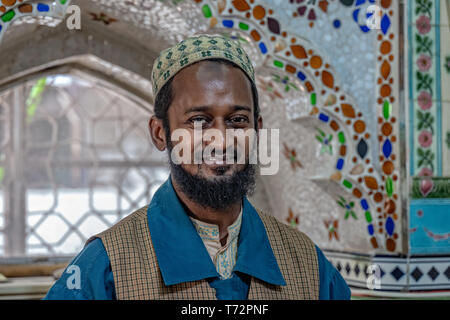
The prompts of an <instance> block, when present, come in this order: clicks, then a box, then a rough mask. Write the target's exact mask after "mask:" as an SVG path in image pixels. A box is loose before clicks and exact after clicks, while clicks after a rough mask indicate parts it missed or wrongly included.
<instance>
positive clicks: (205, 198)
mask: <svg viewBox="0 0 450 320" xmlns="http://www.w3.org/2000/svg"><path fill="white" fill-rule="evenodd" d="M166 141H168V146H167V147H168V148H167V150H168V153H169V165H170V171H171V175H172V176H173V178H174V180H175V181H176V182H177V184H178V186H179V188H180V189H181V191H182V192H183V193H184V194H185V195H186V196H187V197H188V198H189V199H190V200H191V201H194V202H195V203H197V204H199V205H201V206H202V207H206V208H211V209H213V210H219V211H221V210H225V209H227V208H229V207H231V205H233V204H235V203H237V202H239V201H242V199H243V198H244V197H245V196H250V195H252V194H253V192H254V190H255V184H256V169H257V165H255V164H250V163H249V161H248V159H246V164H245V166H244V167H243V169H241V170H238V171H234V172H233V173H232V174H230V175H224V171H225V170H226V169H225V167H218V168H216V169H215V172H216V176H217V178H216V177H213V178H206V177H203V176H201V174H200V170H199V171H198V173H197V174H191V173H189V172H187V171H186V170H185V169H184V168H183V167H182V165H181V164H176V163H174V162H173V161H172V158H171V156H170V155H171V151H172V149H173V145H172V142H171V141H170V140H166ZM198 166H199V169H200V166H201V165H198Z"/></svg>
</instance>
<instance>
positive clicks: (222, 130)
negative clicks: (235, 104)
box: [203, 121, 231, 155]
mask: <svg viewBox="0 0 450 320" xmlns="http://www.w3.org/2000/svg"><path fill="white" fill-rule="evenodd" d="M226 131H227V126H226V124H225V122H224V121H214V125H213V126H211V127H210V128H208V129H207V130H205V132H204V135H203V137H204V139H203V140H204V143H205V146H206V145H207V146H209V147H210V148H214V150H217V151H218V150H222V152H223V154H224V155H225V152H226V150H227V147H228V145H227V139H226V134H227V132H226ZM228 140H230V139H228ZM230 142H231V141H228V144H229V143H230Z"/></svg>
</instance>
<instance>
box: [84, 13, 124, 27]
mask: <svg viewBox="0 0 450 320" xmlns="http://www.w3.org/2000/svg"><path fill="white" fill-rule="evenodd" d="M89 13H90V15H91V16H92V20H94V21H101V22H103V23H104V24H106V25H109V24H110V23H112V22H116V21H118V20H117V19H114V18H110V17H108V16H107V15H106V14H104V13H103V12H100V13H99V14H97V13H93V12H89Z"/></svg>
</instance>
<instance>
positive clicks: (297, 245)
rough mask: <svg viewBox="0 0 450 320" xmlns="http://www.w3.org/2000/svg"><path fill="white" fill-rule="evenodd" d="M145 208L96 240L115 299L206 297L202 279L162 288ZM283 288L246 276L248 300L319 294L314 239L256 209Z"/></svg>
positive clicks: (210, 291) (209, 297) (212, 295)
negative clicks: (99, 242) (107, 266)
mask: <svg viewBox="0 0 450 320" xmlns="http://www.w3.org/2000/svg"><path fill="white" fill-rule="evenodd" d="M147 208H148V206H145V207H143V208H141V209H139V210H137V211H135V212H134V213H132V214H130V215H129V216H128V217H126V218H124V219H122V220H121V221H119V222H118V223H117V224H115V225H114V226H112V227H111V228H109V229H108V230H106V231H104V232H102V233H99V234H98V235H96V236H94V237H92V238H90V239H89V240H88V243H89V242H90V241H92V240H93V239H95V238H97V237H98V238H100V239H101V240H102V242H103V245H104V246H105V249H106V252H107V254H108V257H109V260H110V263H111V269H112V272H113V276H114V283H115V289H116V298H117V299H125V300H134V299H141V300H142V299H145V300H158V299H164V300H172V299H173V300H192V299H199V300H212V299H216V294H215V289H214V288H211V287H210V286H209V284H208V282H207V281H206V280H205V279H203V280H199V281H191V282H185V283H180V284H176V285H170V286H166V285H165V284H164V281H163V279H162V276H161V272H160V270H159V266H158V262H157V259H156V254H155V251H154V249H153V245H152V240H151V237H150V231H149V228H148V219H147ZM257 211H258V214H259V216H260V218H261V220H262V222H263V224H264V226H265V229H266V232H267V236H268V238H269V242H270V245H271V247H272V250H273V253H274V255H275V257H276V259H277V262H278V265H279V268H280V270H281V273H282V274H283V277H284V279H285V281H286V283H287V285H286V286H277V285H272V284H269V283H267V282H264V281H262V280H259V279H257V278H254V277H252V278H251V282H250V289H249V293H248V299H249V300H278V299H281V300H303V299H318V297H319V266H318V262H317V252H316V249H315V245H314V243H313V242H312V241H311V240H310V239H309V238H308V237H307V236H306V235H305V234H303V233H302V232H299V231H298V230H295V229H294V228H292V227H289V226H287V225H284V224H282V223H281V222H279V221H278V220H276V219H275V218H274V217H272V216H270V215H267V214H265V213H263V212H260V211H259V210H257Z"/></svg>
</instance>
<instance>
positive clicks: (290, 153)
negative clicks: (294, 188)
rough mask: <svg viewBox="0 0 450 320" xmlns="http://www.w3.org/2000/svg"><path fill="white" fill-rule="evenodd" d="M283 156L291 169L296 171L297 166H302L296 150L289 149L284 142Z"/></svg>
mask: <svg viewBox="0 0 450 320" xmlns="http://www.w3.org/2000/svg"><path fill="white" fill-rule="evenodd" d="M283 146H284V151H283V154H284V156H285V157H286V158H287V159H288V160H289V161H290V163H291V168H292V170H294V171H296V170H297V167H298V168H303V165H302V163H301V162H300V161H299V160H298V159H297V152H296V151H295V149H290V148H289V147H288V146H287V145H286V144H285V143H283Z"/></svg>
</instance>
